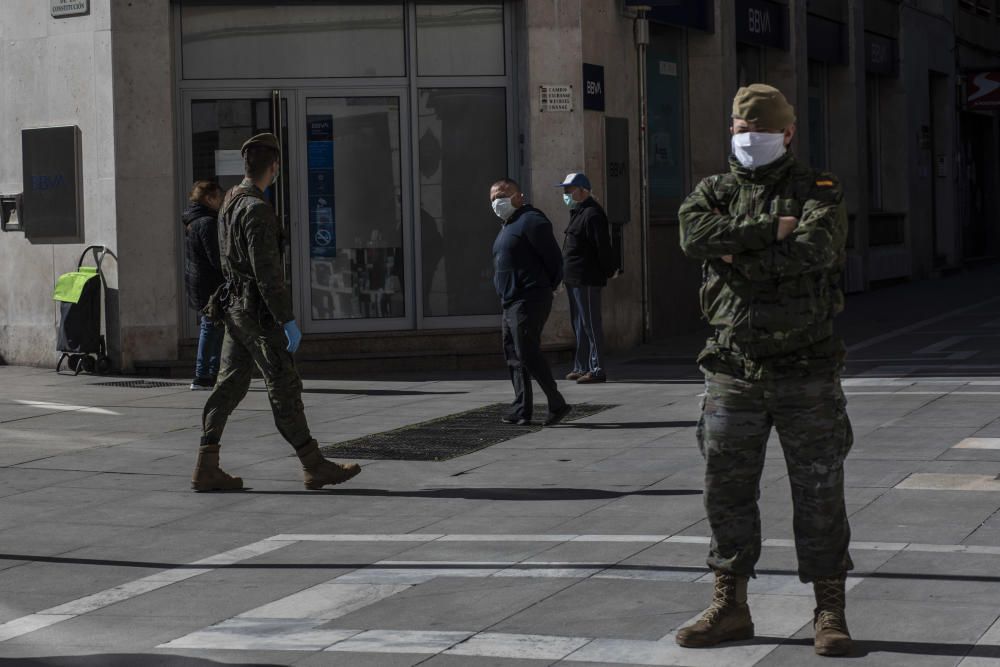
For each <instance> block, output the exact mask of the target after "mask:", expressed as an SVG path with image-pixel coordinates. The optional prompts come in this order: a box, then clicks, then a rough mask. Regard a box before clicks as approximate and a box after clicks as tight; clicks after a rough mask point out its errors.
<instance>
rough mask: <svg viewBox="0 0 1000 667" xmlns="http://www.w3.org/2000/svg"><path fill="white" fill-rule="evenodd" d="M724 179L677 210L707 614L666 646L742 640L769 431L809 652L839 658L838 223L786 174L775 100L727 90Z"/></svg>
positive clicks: (805, 172) (842, 524)
mask: <svg viewBox="0 0 1000 667" xmlns="http://www.w3.org/2000/svg"><path fill="white" fill-rule="evenodd" d="M732 116H733V125H732V128H731V131H732V144H733V156H732V157H731V158H730V165H729V166H730V169H729V172H728V173H725V174H719V175H716V176H710V177H708V178H706V179H704V180H703V181H701V183H699V184H698V186H697V187H696V188H695V191H694V192H693V193H692V194H691V195H690V196H689V197H688V198H687V199H686V200H685V201H684V203H683V204H682V206H681V208H680V242H681V247H682V249H683V250H684V252H685V253H686V254H687V255H688V256H689V257H692V258H694V259H697V260H700V261H702V262H703V276H704V278H703V284H702V287H701V308H702V311H703V313H704V315H705V317H706V318H707V319H708V321H709V323H710V324H711V325H712V326H713V327H714V328H715V333H714V335H713V336H712V337H711V338H710V339H709V340H708V344H707V345H706V347H705V349H704V350H703V351H702V353H701V355H700V356H699V357H698V362H699V364H700V366H701V368H702V370H703V372H704V373H705V378H706V387H705V398H704V403H703V408H702V416H701V420H700V422H699V424H698V430H697V436H698V445H699V447H700V449H701V453H702V455H703V456H704V458H705V461H706V472H705V509H706V512H707V514H708V521H709V524H710V525H711V528H712V543H711V547H710V551H709V556H708V565H709V567H711V568H712V570H713V571H714V573H715V580H716V586H715V595H714V596H713V602H712V605H711V606H710V607H709V608H708V610H706V612H705V613H704V615H702V617H701V618H700V619H699V620H698V621H696V622H695V623H693V624H691V625H689V626H687V627H685V628H682V629H681V630H679V631H678V633H677V643H679V644H680V645H681V646H687V647H705V646H714V645H715V644H718V643H719V642H723V641H731V640H739V639H750V638H752V637H753V634H754V628H753V621H752V619H751V617H750V611H749V608H748V607H747V582H748V578H749V577H752V576H754V574H755V573H754V566H755V564H756V563H757V559H758V558H759V556H760V546H761V534H760V513H759V511H758V508H757V499H758V497H759V496H760V488H759V486H760V476H761V470H762V468H763V464H764V452H765V449H766V446H767V440H768V436H769V434H770V432H771V427H772V426H773V427H775V428H776V429H777V432H778V436H779V438H780V441H781V447H782V450H783V452H784V456H785V461H786V463H787V466H788V476H789V480H790V482H791V489H792V504H793V508H794V523H793V529H794V533H795V547H796V554H797V556H798V562H799V578H800V579H801V580H802V581H803V582H812V583H813V586H814V590H815V594H816V611H815V615H814V619H813V622H814V627H815V631H816V639H815V648H816V652H817V653H819V654H820V655H844V654H846V653H848V652H849V651H850V648H851V638H850V634H849V633H848V629H847V622H846V619H845V610H844V607H845V598H844V595H845V591H844V579H845V576H846V573H847V571H848V570H850V569H852V567H853V565H852V563H851V558H850V556H849V554H848V544H849V542H850V528H849V526H848V522H847V513H846V510H845V506H844V468H843V464H844V459H845V457H846V456H847V452H848V450H850V448H851V444H852V442H853V437H852V432H851V425H850V422H849V421H848V418H847V413H846V411H845V404H846V401H845V399H844V394H843V391H842V390H841V386H840V370H841V368H842V365H843V361H844V356H845V350H844V346H843V343H842V342H841V341H840V339H839V338H837V337H836V336H834V333H833V318H834V316H835V315H837V314H838V313H839V312H840V311H841V310H843V293H842V291H841V289H840V286H839V284H838V282H839V279H840V274H841V270H842V268H843V264H844V258H845V251H844V246H845V241H846V238H847V213H846V210H845V206H844V201H843V193H842V191H841V188H840V185H839V184H838V182H837V179H836V178H835V177H834V176H833V175H831V174H829V173H825V172H818V171H815V170H813V169H810V168H808V167H806V166H805V165H802V164H800V163H798V162H796V161H795V158H794V157H793V156H792V155H791V154H790V153H788V152H787V146H788V144H789V142H790V141H791V138H792V135H793V134H794V131H795V113H794V109H793V108H792V107H791V105H789V104H788V102H787V101H786V100H785V97H784V96H783V95H782V94H781V92H779V91H778V90H777V89H775V88H772V87H771V86H766V85H763V84H754V85H751V86H748V87H745V88H740V90H739V91H738V92H737V94H736V98H735V99H734V101H733V114H732Z"/></svg>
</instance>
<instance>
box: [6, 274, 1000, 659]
mask: <svg viewBox="0 0 1000 667" xmlns="http://www.w3.org/2000/svg"><path fill="white" fill-rule="evenodd" d="M996 273H997V271H995V270H993V269H983V270H980V271H979V272H973V273H971V274H968V275H963V276H957V277H954V278H948V279H944V280H940V281H937V282H936V283H931V284H926V283H925V284H911V285H902V286H897V287H890V288H885V289H882V290H877V291H875V292H871V293H867V294H864V295H860V296H858V297H852V299H850V300H849V302H848V311H847V314H846V315H845V317H844V323H843V329H844V333H845V337H846V339H847V342H848V345H849V347H850V348H851V351H850V362H849V364H848V367H847V370H846V372H845V380H844V388H845V392H846V394H847V397H848V401H849V404H848V410H849V413H850V415H851V418H852V422H853V425H854V429H855V445H854V448H853V450H852V453H851V456H850V458H849V459H848V462H847V466H846V467H847V480H846V498H847V503H848V510H849V513H850V516H851V525H852V531H853V536H854V541H853V543H852V557H853V559H854V562H855V570H854V571H853V572H852V576H851V577H850V579H849V581H848V586H849V592H848V622H849V624H850V627H851V630H852V633H853V635H854V637H855V640H856V648H855V652H854V654H853V655H852V656H851V657H850V658H848V660H850V661H851V662H850V664H852V665H906V666H910V665H915V666H924V665H928V666H930V665H933V666H937V665H960V666H961V667H984V666H987V665H1000V575H998V573H997V567H996V564H997V563H998V562H1000V516H998V510H1000V481H998V480H997V475H998V473H1000V350H998V349H997V347H998V346H997V345H996V342H997V339H998V338H1000V299H997V298H996V297H994V296H993V295H992V294H991V293H990V289H989V284H990V283H989V280H990V279H995V278H996V277H997V276H996V275H995V274H996ZM993 284H996V283H995V282H994V283H993ZM692 341H694V342H692ZM692 345H695V348H694V349H692V348H691V346H692ZM695 351H696V338H695V337H679V338H678V339H676V340H670V341H665V342H663V343H659V344H656V345H650V346H645V347H643V348H640V349H639V350H636V351H633V352H632V353H630V354H629V355H620V356H619V357H616V358H615V360H614V362H613V363H612V364H611V365H610V367H609V375H610V377H611V380H612V382H609V383H608V384H606V385H590V386H578V385H575V384H571V383H568V382H565V383H563V382H561V383H560V384H561V386H562V388H563V389H564V390H565V394H566V396H567V398H568V399H569V400H570V401H571V402H577V403H581V402H589V403H603V404H612V405H615V406H616V407H613V408H611V409H609V410H606V411H603V412H600V413H597V414H595V415H592V416H588V417H584V418H582V419H579V420H577V421H572V422H568V423H565V424H563V425H560V426H558V427H554V428H546V429H542V430H541V431H538V432H526V434H525V435H523V436H520V437H515V438H513V439H510V440H507V441H505V442H501V443H500V444H496V445H493V446H491V447H488V448H486V449H482V450H480V451H477V452H474V453H472V454H468V455H466V456H461V457H459V458H455V459H451V460H448V461H442V462H412V461H363V462H362V463H363V466H364V470H363V472H362V474H361V475H360V476H359V477H357V478H355V479H354V480H351V481H350V482H349V483H347V484H345V485H343V486H340V487H336V488H334V489H333V490H328V491H323V492H312V491H306V490H304V489H303V488H302V484H301V478H300V477H299V475H300V471H299V469H298V463H297V460H296V459H295V458H294V457H292V456H291V451H290V449H289V448H288V446H287V445H286V444H284V443H283V442H282V441H281V440H280V437H279V436H277V434H276V433H275V431H274V425H273V421H272V419H271V416H270V411H269V408H268V404H267V400H266V395H265V393H264V392H263V391H262V386H260V385H259V383H255V385H254V388H253V390H252V391H251V393H250V395H249V396H248V397H247V399H246V401H245V402H244V404H243V405H242V406H241V408H240V410H239V411H237V413H235V414H234V415H233V418H232V420H231V421H230V424H229V427H228V429H227V432H226V438H225V440H224V445H223V453H222V461H223V465H224V466H225V467H226V469H227V470H228V471H229V472H231V473H233V474H237V475H240V476H242V477H243V478H244V480H245V481H246V483H247V484H248V485H249V486H250V487H251V488H249V489H248V490H246V491H244V492H239V493H215V494H210V493H206V494H196V493H192V492H191V491H190V490H189V489H188V483H189V475H190V472H191V468H192V466H193V463H194V456H195V449H196V445H197V442H198V424H199V420H200V409H201V406H202V405H203V403H204V400H205V394H204V393H199V392H190V391H188V390H187V387H186V385H183V384H179V383H175V382H172V381H164V382H163V383H161V385H162V386H145V387H142V388H132V387H120V386H106V385H104V384H103V383H105V382H108V381H111V380H116V379H121V378H111V379H109V378H95V377H88V376H82V375H81V376H79V377H75V378H74V377H60V376H56V375H55V374H54V373H53V372H51V371H48V370H44V369H34V368H23V367H0V666H3V665H27V666H30V665H38V666H41V665H72V666H80V665H88V666H90V665H94V666H97V665H101V666H104V665H111V666H116V667H117V666H124V665H171V666H173V665H183V666H187V665H192V666H194V665H197V666H203V665H217V664H246V665H251V664H252V665H352V666H353V665H362V666H364V665H378V666H382V665H387V666H395V665H418V664H419V665H434V666H439V665H463V666H464V665H470V666H472V667H477V666H481V665H511V666H515V665H525V666H529V665H554V664H559V665H567V666H583V665H678V666H690V667H701V666H711V667H715V666H717V665H723V666H726V665H729V666H733V667H743V666H749V665H768V666H777V665H789V666H793V665H794V666H799V665H813V664H829V662H830V661H831V660H835V659H831V658H820V657H818V656H815V655H814V654H813V651H812V645H811V627H810V621H811V615H812V608H813V600H812V597H811V589H810V588H809V587H808V586H806V585H804V584H801V583H800V582H799V581H798V577H797V575H796V565H795V563H796V561H795V550H794V545H793V542H792V540H791V537H792V534H791V523H792V516H791V508H790V503H789V501H788V498H789V489H788V479H787V475H786V473H785V470H784V464H783V462H782V460H781V452H780V448H779V447H778V444H777V441H776V440H774V441H772V442H771V443H770V446H769V451H768V462H767V464H766V465H765V469H764V474H763V477H762V489H761V498H760V507H761V513H762V517H763V532H764V536H765V542H764V547H763V553H762V558H761V561H760V564H759V576H758V577H757V578H756V579H754V580H753V581H752V583H751V586H750V605H751V610H752V613H753V616H754V621H755V624H756V629H757V637H756V638H755V639H754V640H752V641H748V642H739V643H735V644H731V645H727V646H724V647H720V648H715V649H702V650H691V649H682V648H680V647H678V646H677V645H676V644H675V643H674V641H673V636H674V633H675V632H676V630H677V629H678V628H679V627H681V626H682V625H684V624H685V623H687V622H688V621H689V620H691V619H692V618H694V617H696V616H698V615H699V614H700V612H701V610H702V609H703V608H704V607H705V606H706V605H707V603H708V601H709V597H710V595H711V583H710V581H711V580H710V576H709V574H708V570H707V568H706V567H705V553H706V550H707V547H708V539H709V538H708V536H709V531H708V528H707V526H706V523H705V520H704V511H703V508H702V504H701V503H702V496H701V481H702V474H703V471H702V464H701V460H700V456H699V454H698V451H697V447H696V446H695V443H694V425H695V423H696V420H697V418H698V411H699V403H700V397H699V394H700V393H701V391H702V385H701V383H700V380H699V376H698V372H697V369H696V368H694V366H693V364H692V363H691V362H690V361H686V360H689V359H691V358H692V357H693V354H694V352H695ZM305 384H306V392H305V394H304V397H303V398H304V402H305V404H306V410H307V414H308V416H309V419H310V424H311V426H312V427H313V430H314V433H315V435H316V437H317V438H318V439H319V440H320V441H321V443H322V444H324V445H326V444H330V443H335V442H341V441H345V440H350V439H352V438H356V437H360V436H363V435H367V434H371V433H377V432H382V431H385V430H388V429H392V428H397V427H402V426H406V425H410V424H414V423H419V422H422V421H426V420H429V419H434V418H437V417H441V416H445V415H450V414H454V413H457V412H462V411H463V410H467V409H472V408H478V407H481V406H485V405H489V404H492V403H496V402H500V401H505V400H509V391H510V389H509V386H508V384H507V382H505V381H504V380H503V379H502V377H501V374H500V373H496V372H483V373H471V374H454V373H453V374H442V375H441V376H439V377H427V376H417V375H408V376H407V375H399V376H392V377H386V378H379V379H373V380H360V379H357V378H353V379H328V380H307V381H306V383H305Z"/></svg>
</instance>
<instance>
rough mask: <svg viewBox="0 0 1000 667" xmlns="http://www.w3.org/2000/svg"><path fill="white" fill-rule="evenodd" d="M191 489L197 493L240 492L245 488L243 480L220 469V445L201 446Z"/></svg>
mask: <svg viewBox="0 0 1000 667" xmlns="http://www.w3.org/2000/svg"><path fill="white" fill-rule="evenodd" d="M191 488H192V489H194V490H195V491H239V490H240V489H242V488H243V479H242V478H240V477H233V476H232V475H229V474H227V473H226V471H225V470H223V469H222V468H220V467H219V445H218V444H214V445H201V446H200V447H199V448H198V462H197V463H196V464H195V466H194V474H193V475H192V476H191Z"/></svg>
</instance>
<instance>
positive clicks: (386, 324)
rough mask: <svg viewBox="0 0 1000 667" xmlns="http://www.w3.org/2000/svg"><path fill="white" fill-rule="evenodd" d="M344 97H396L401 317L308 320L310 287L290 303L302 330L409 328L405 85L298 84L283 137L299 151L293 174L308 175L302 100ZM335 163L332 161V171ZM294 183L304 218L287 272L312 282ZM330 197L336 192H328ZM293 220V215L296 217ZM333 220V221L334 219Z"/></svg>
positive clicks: (412, 302) (305, 194) (412, 317)
mask: <svg viewBox="0 0 1000 667" xmlns="http://www.w3.org/2000/svg"><path fill="white" fill-rule="evenodd" d="M346 97H394V98H396V99H398V100H399V121H398V122H399V164H397V165H396V168H397V169H398V170H399V178H400V188H401V191H400V202H399V203H400V212H401V215H402V219H401V220H400V224H401V225H402V231H403V239H402V242H403V258H404V261H405V262H406V266H404V267H403V280H404V282H403V292H404V298H403V302H404V304H405V309H406V310H405V315H404V316H403V317H384V318H383V317H380V318H345V319H336V320H314V319H313V318H312V303H311V289H300V290H299V292H298V295H297V301H296V303H298V304H299V308H300V310H299V314H298V316H299V321H300V323H301V325H302V330H303V332H305V333H349V332H362V331H409V330H413V329H415V328H416V323H417V314H416V308H417V304H416V298H415V294H416V291H417V290H416V283H415V281H416V277H417V270H416V266H415V264H416V254H415V252H414V239H413V224H414V223H413V175H412V174H411V173H410V168H411V167H410V166H411V165H412V163H413V162H412V156H411V154H410V152H411V150H412V142H411V140H410V135H411V132H412V128H411V127H410V123H409V118H410V106H409V100H408V90H407V88H406V87H405V86H385V85H378V86H359V85H356V84H355V85H346V86H331V85H329V84H328V85H326V86H324V87H313V86H309V87H300V88H298V89H297V90H296V101H297V105H296V109H297V111H296V113H297V118H296V128H297V132H296V134H295V136H294V138H293V137H292V135H291V134H290V133H289V139H290V140H291V141H294V143H295V144H296V146H298V148H299V150H298V151H297V152H296V155H297V157H296V162H295V168H296V173H297V174H303V175H305V174H307V173H308V159H307V157H308V156H307V154H306V153H307V151H306V148H305V146H306V142H307V139H308V137H307V136H306V132H307V129H306V122H305V116H306V112H307V109H308V100H310V99H313V98H319V99H330V98H346ZM289 129H290V128H289ZM336 169H337V165H334V171H335V172H336ZM306 178H308V177H306ZM299 183H300V186H299V187H298V190H297V192H296V191H294V190H293V191H292V198H293V199H295V200H296V205H297V207H298V210H299V211H304V212H305V213H306V217H305V218H301V220H299V222H300V224H299V228H298V229H297V230H296V229H294V228H293V229H292V235H293V236H294V237H295V241H296V244H297V246H298V250H297V251H296V255H295V257H296V258H297V259H298V262H299V265H298V267H297V268H296V267H294V266H293V271H294V272H295V273H296V274H297V277H298V280H297V281H295V282H296V283H297V284H299V285H311V284H312V266H311V260H312V258H311V257H310V255H309V252H310V248H309V219H308V211H309V188H308V187H306V185H307V182H306V181H304V180H301V179H300V180H299ZM334 196H336V195H334ZM297 220H298V219H297ZM335 224H336V223H335Z"/></svg>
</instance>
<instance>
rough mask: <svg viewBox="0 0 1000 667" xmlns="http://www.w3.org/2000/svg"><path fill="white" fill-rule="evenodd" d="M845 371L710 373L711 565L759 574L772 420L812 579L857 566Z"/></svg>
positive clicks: (706, 434) (702, 440) (801, 553)
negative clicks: (849, 501)
mask: <svg viewBox="0 0 1000 667" xmlns="http://www.w3.org/2000/svg"><path fill="white" fill-rule="evenodd" d="M846 403H847V401H846V399H845V398H844V393H843V391H842V390H841V387H840V377H839V374H838V373H836V372H827V373H824V374H820V375H812V376H807V377H794V376H791V377H788V376H785V377H770V378H765V379H761V380H753V381H750V380H746V379H743V378H740V377H734V376H732V375H726V374H722V373H713V372H711V371H708V370H706V371H705V399H704V403H703V407H702V415H701V420H700V421H699V423H698V431H697V435H698V446H699V448H700V449H701V453H702V456H704V457H705V463H706V469H705V510H706V512H707V514H708V522H709V524H710V526H711V528H712V544H711V547H710V549H709V555H708V561H707V562H708V566H709V567H711V568H712V569H713V570H718V571H722V572H727V573H731V574H737V575H742V576H755V571H754V567H755V565H756V564H757V560H758V559H759V558H760V543H761V532H760V510H759V509H758V507H757V501H758V499H759V498H760V478H761V473H762V471H763V466H764V454H765V450H766V449H767V440H768V437H769V436H770V433H771V427H772V426H773V427H775V429H776V430H777V433H778V438H779V440H780V442H781V449H782V451H783V453H784V456H785V463H786V465H787V466H788V478H789V482H790V485H791V490H792V508H793V517H794V518H793V524H792V527H793V531H794V533H795V551H796V555H797V556H798V562H799V570H798V574H799V578H800V579H801V580H802V581H803V582H810V581H814V580H815V579H820V578H826V577H831V576H837V575H840V574H843V573H844V572H846V571H848V570H850V569H852V568H853V567H854V566H853V563H852V562H851V557H850V555H849V554H848V545H849V543H850V540H851V529H850V526H849V525H848V522H847V511H846V508H845V506H844V459H845V458H846V456H847V453H848V451H849V450H850V448H851V445H852V444H853V442H854V437H853V433H852V431H851V423H850V421H849V420H848V417H847V412H846V410H845V407H846Z"/></svg>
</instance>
